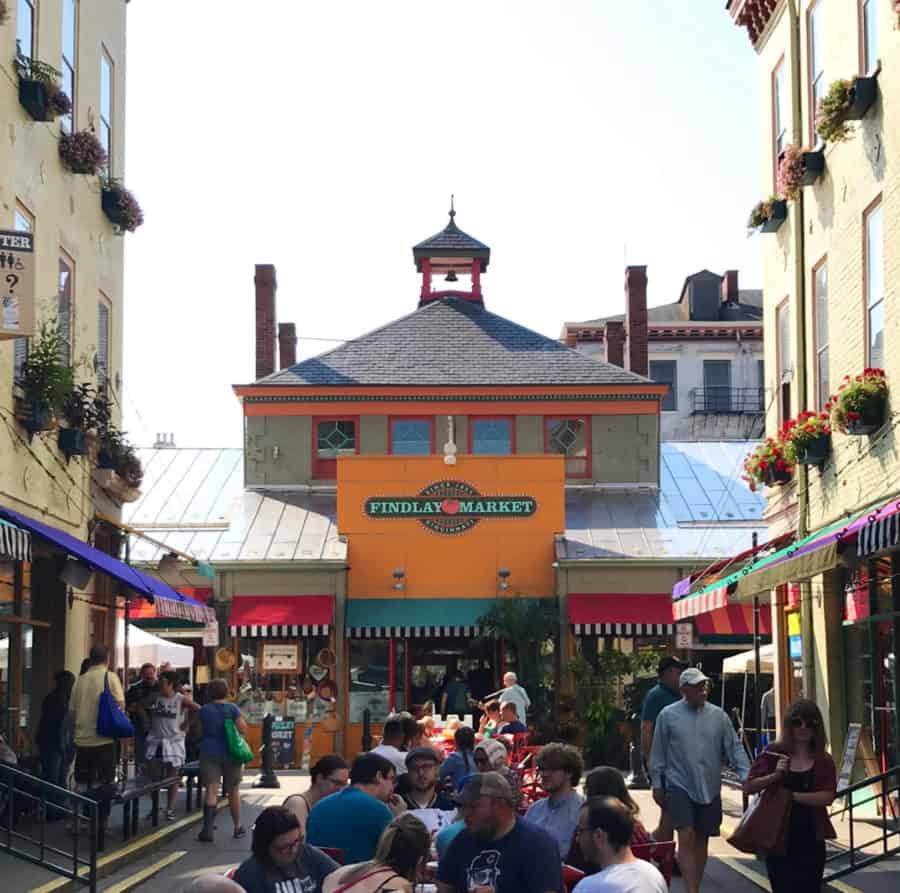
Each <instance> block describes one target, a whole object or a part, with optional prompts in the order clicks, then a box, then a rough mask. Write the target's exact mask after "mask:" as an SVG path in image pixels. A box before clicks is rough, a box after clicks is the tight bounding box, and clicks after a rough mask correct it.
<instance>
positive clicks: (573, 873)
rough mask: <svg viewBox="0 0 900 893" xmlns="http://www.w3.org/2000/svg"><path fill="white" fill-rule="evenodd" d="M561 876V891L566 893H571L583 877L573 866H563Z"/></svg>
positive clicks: (582, 873) (579, 870) (581, 872)
mask: <svg viewBox="0 0 900 893" xmlns="http://www.w3.org/2000/svg"><path fill="white" fill-rule="evenodd" d="M562 876H563V889H564V890H565V891H566V893H571V891H572V890H574V889H575V885H576V884H577V883H578V882H579V881H580V880H581V879H582V878H583V877H584V872H583V871H581V869H579V868H576V867H575V866H574V865H563V867H562Z"/></svg>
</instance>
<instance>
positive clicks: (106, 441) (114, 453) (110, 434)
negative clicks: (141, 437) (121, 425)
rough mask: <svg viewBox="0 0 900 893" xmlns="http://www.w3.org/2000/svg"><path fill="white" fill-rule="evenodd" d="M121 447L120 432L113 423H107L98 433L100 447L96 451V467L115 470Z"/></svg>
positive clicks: (121, 438)
mask: <svg viewBox="0 0 900 893" xmlns="http://www.w3.org/2000/svg"><path fill="white" fill-rule="evenodd" d="M122 449H123V437H122V432H121V431H119V429H118V428H116V427H115V425H112V424H107V426H106V428H105V429H104V430H103V432H102V433H101V434H100V447H99V449H98V451H97V468H103V469H106V470H109V471H115V469H116V466H117V465H118V464H119V456H120V455H121V453H122Z"/></svg>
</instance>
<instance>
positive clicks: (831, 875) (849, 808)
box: [824, 766, 900, 883]
mask: <svg viewBox="0 0 900 893" xmlns="http://www.w3.org/2000/svg"><path fill="white" fill-rule="evenodd" d="M890 778H894V779H896V780H897V783H896V784H895V785H894V786H893V787H891V786H890V785H889V784H886V781H887V780H888V779H890ZM879 783H880V784H881V790H880V791H879V792H877V793H873V794H871V795H870V796H868V797H865V798H863V799H862V800H859V801H857V802H854V800H853V794H855V793H856V792H858V791H862V790H864V789H866V788H870V787H872V785H875V784H879ZM892 794H893V795H897V794H900V766H894V767H893V768H892V769H888V771H887V772H882V773H881V774H880V775H873V776H871V777H869V778H864V779H862V781H858V782H856V783H855V784H852V785H848V786H847V787H846V788H841V790H840V791H839V792H838V796H839V797H841V798H843V799H844V805H843V807H841V808H840V809H835V810H831V811H830V812H829V817H830V818H833V817H835V816H839V815H842V814H843V813H845V812H849V813H850V827H849V832H850V845H849V847H848V848H847V849H845V850H838V851H837V852H834V853H832V854H831V855H829V856H828V857H827V858H826V859H825V863H826V865H827V864H828V863H830V862H834V861H835V860H837V859H846V858H849V864H848V865H845V866H843V867H842V868H837V869H835V870H834V871H830V872H827V873H826V875H825V879H824V880H825V883H828V882H829V881H832V880H837V879H838V878H841V877H844V876H845V875H848V874H850V873H851V872H853V871H859V869H861V868H865V867H866V866H868V865H872V864H874V863H875V862H880V861H881V860H882V859H886V858H887V857H889V856H894V855H896V854H897V853H900V821H898V817H897V816H894V817H893V824H894V827H893V828H891V829H889V828H888V823H889V822H890V821H891V819H889V818H888V798H889V796H890V795H892ZM879 800H880V801H881V831H880V833H878V834H876V835H875V837H873V838H871V839H870V840H866V841H864V842H862V843H859V842H857V840H856V832H855V828H854V820H853V810H854V809H856V808H858V807H860V806H864V805H865V804H867V803H872V802H877V801H879ZM894 837H896V838H897V840H896V841H895V842H894V843H893V844H892V845H891V846H890V847H889V846H888V839H889V838H894ZM878 843H880V844H881V850H880V852H876V853H872V854H869V855H862V851H863V850H864V849H865V848H867V847H871V846H873V845H877V844H878ZM860 856H861V857H860Z"/></svg>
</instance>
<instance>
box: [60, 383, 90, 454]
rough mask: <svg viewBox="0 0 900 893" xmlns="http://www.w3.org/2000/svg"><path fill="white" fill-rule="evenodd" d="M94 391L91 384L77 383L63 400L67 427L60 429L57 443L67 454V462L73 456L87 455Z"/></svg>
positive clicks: (63, 413) (61, 450) (63, 411)
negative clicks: (87, 433) (88, 428)
mask: <svg viewBox="0 0 900 893" xmlns="http://www.w3.org/2000/svg"><path fill="white" fill-rule="evenodd" d="M93 392H94V388H93V386H92V385H91V384H89V383H88V382H82V383H81V384H79V385H76V386H75V387H74V388H73V389H72V391H71V392H70V393H69V395H68V397H66V399H65V400H64V401H63V405H62V415H63V418H64V419H65V421H66V426H67V427H65V428H60V429H59V432H58V434H57V443H58V444H59V449H60V452H62V453H64V454H65V457H66V462H67V463H68V461H69V460H70V459H71V458H72V456H86V455H87V437H86V432H87V427H88V424H89V418H90V410H91V403H92V402H93V399H94V396H93Z"/></svg>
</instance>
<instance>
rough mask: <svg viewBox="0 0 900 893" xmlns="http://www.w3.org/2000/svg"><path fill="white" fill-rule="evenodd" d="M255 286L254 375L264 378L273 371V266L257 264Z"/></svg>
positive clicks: (275, 285) (274, 283)
mask: <svg viewBox="0 0 900 893" xmlns="http://www.w3.org/2000/svg"><path fill="white" fill-rule="evenodd" d="M253 283H254V285H255V286H256V377H257V378H265V377H266V376H267V375H271V374H272V373H273V372H274V371H275V291H276V290H277V288H278V283H277V282H276V281H275V266H274V265H273V264H257V265H256V275H255V276H254V277H253Z"/></svg>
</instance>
